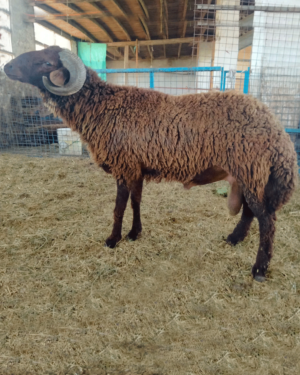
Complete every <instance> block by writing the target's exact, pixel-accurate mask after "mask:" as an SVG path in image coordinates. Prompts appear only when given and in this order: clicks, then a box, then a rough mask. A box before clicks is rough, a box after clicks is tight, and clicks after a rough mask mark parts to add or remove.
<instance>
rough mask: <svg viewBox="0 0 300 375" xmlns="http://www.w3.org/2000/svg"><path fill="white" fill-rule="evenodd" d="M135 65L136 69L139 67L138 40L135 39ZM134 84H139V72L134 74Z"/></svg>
mask: <svg viewBox="0 0 300 375" xmlns="http://www.w3.org/2000/svg"><path fill="white" fill-rule="evenodd" d="M135 67H136V69H138V67H139V45H138V40H136V45H135ZM135 84H136V87H138V86H139V73H136V74H135Z"/></svg>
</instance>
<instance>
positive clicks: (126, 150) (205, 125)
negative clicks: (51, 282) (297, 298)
mask: <svg viewBox="0 0 300 375" xmlns="http://www.w3.org/2000/svg"><path fill="white" fill-rule="evenodd" d="M4 70H5V73H6V74H7V75H8V77H9V78H11V79H14V80H18V81H20V82H24V83H29V84H31V85H34V86H36V87H38V88H39V89H40V91H41V94H42V97H43V100H44V102H45V103H46V105H48V107H49V108H50V109H51V110H54V111H55V113H56V114H57V115H58V116H60V117H61V118H62V119H63V120H64V121H65V123H66V124H67V125H68V126H69V127H70V128H71V129H72V130H74V131H77V132H78V133H79V134H80V135H81V138H82V140H83V141H84V142H86V143H87V144H88V146H89V151H90V153H91V156H92V157H93V159H94V160H95V162H96V163H97V164H98V165H99V166H100V167H102V168H103V169H104V170H105V171H106V172H108V173H112V174H113V176H114V177H115V178H116V180H117V198H116V206H115V210H114V226H113V231H112V234H111V235H110V236H109V237H108V239H107V240H106V244H107V246H109V247H114V246H116V244H117V243H118V242H119V241H120V239H121V229H122V220H123V214H124V211H125V208H126V204H127V201H128V198H129V195H131V203H132V209H133V225H132V229H131V231H130V232H129V234H128V238H129V239H132V240H136V239H137V237H138V235H139V233H140V232H141V230H142V224H141V219H140V202H141V196H142V187H143V180H155V181H157V182H159V181H161V180H162V179H165V180H166V181H178V182H181V183H183V185H184V186H185V187H186V188H190V187H192V186H195V185H204V184H208V183H211V182H215V181H220V180H227V181H229V182H230V184H231V186H232V189H231V194H230V197H229V208H230V211H231V213H232V214H237V213H238V212H239V211H240V208H241V206H243V210H242V216H241V219H240V221H239V223H238V224H237V227H236V228H235V229H234V231H233V233H231V234H230V235H229V236H228V239H227V241H228V242H229V243H231V244H233V245H235V244H237V243H238V242H240V241H242V240H243V239H244V238H245V237H246V235H247V232H248V230H249V228H250V224H251V222H252V220H253V218H254V217H256V218H257V219H258V222H259V230H260V244H259V249H258V253H257V258H256V262H255V264H254V266H253V268H252V274H253V276H254V278H255V279H256V280H257V281H263V280H264V278H265V274H266V271H267V268H268V265H269V262H270V259H271V256H272V245H273V239H274V233H275V225H274V221H275V220H276V216H275V212H276V210H278V209H279V208H280V207H281V206H282V205H283V204H285V203H286V202H287V201H288V200H289V198H290V197H291V195H292V192H293V190H294V188H295V184H296V179H297V169H296V153H295V151H294V147H293V143H292V142H291V140H290V138H289V136H288V135H287V134H286V133H285V131H284V129H283V127H282V126H281V124H280V123H279V121H278V120H277V118H276V117H275V116H274V115H273V114H272V113H271V111H270V110H269V109H268V108H267V107H266V106H265V105H264V104H262V103H260V102H259V101H258V100H256V99H255V98H253V97H250V96H249V95H243V94H239V93H237V92H233V91H231V92H225V93H221V92H208V93H203V94H199V95H198V94H197V95H186V96H177V97H175V96H170V95H166V94H162V93H159V92H156V91H152V90H146V89H139V88H135V87H123V86H116V85H111V84H108V83H106V82H104V81H102V80H101V79H100V78H99V77H98V76H97V74H96V73H95V72H94V71H93V70H91V69H89V68H87V67H86V66H84V65H83V63H82V61H81V60H80V59H79V58H78V57H77V56H76V55H74V54H72V53H71V52H70V51H67V50H63V49H61V48H60V47H49V48H47V49H45V50H42V51H34V52H28V53H24V54H22V55H20V56H19V57H17V58H16V59H14V60H12V61H11V62H10V63H8V64H7V65H6V66H5V69H4Z"/></svg>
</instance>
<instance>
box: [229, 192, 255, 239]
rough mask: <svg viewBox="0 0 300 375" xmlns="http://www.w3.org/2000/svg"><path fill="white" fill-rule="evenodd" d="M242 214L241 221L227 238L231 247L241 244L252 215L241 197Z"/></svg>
mask: <svg viewBox="0 0 300 375" xmlns="http://www.w3.org/2000/svg"><path fill="white" fill-rule="evenodd" d="M242 199H243V213H242V217H241V220H240V221H239V222H238V224H237V226H236V227H235V229H234V231H233V232H232V233H231V234H230V235H229V236H228V237H227V242H228V243H229V244H231V245H236V244H238V243H239V242H242V241H243V240H244V239H245V238H246V236H247V234H248V231H249V229H250V226H251V223H252V221H253V218H254V214H253V212H252V211H251V209H250V208H249V206H248V203H247V202H246V199H245V197H244V196H243V198H242Z"/></svg>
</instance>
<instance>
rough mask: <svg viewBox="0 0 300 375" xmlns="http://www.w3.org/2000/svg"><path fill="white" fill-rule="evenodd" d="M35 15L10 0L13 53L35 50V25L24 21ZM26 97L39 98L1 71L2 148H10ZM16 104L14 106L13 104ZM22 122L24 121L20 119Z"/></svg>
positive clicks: (20, 1) (21, 2) (17, 0)
mask: <svg viewBox="0 0 300 375" xmlns="http://www.w3.org/2000/svg"><path fill="white" fill-rule="evenodd" d="M25 13H27V14H33V8H32V7H30V6H27V5H26V1H24V0H10V14H11V39H12V53H13V54H14V56H18V55H19V54H21V53H24V52H26V51H32V50H34V49H35V43H34V27H33V23H26V22H24V21H23V15H24V14H25ZM26 95H31V96H35V95H37V96H38V92H37V90H35V89H34V88H32V87H31V86H29V85H24V84H21V83H18V82H16V81H11V80H9V79H8V78H7V77H6V75H5V74H4V72H3V71H2V70H0V147H5V146H8V145H9V144H10V142H11V140H12V139H13V138H14V131H15V129H14V128H12V127H11V124H12V123H13V122H14V121H13V117H14V116H15V114H16V113H19V111H18V107H20V98H21V97H24V96H26ZM12 102H14V106H13V107H12V106H11V103H12ZM20 121H22V120H21V119H20Z"/></svg>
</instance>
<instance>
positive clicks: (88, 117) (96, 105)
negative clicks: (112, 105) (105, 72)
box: [42, 69, 116, 143]
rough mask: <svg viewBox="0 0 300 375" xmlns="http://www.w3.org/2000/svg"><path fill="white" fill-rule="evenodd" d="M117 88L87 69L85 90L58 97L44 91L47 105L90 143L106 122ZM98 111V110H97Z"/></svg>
mask: <svg viewBox="0 0 300 375" xmlns="http://www.w3.org/2000/svg"><path fill="white" fill-rule="evenodd" d="M115 90H116V87H112V86H110V85H109V84H107V83H106V82H104V81H102V80H101V79H100V78H99V77H98V76H97V74H96V73H95V72H94V71H92V70H91V69H87V80H86V82H85V84H84V86H83V88H82V89H81V90H80V91H79V92H78V93H76V94H74V95H70V96H58V95H54V94H51V93H50V92H48V91H42V96H43V99H44V102H45V104H46V105H47V106H48V108H50V110H52V111H53V112H54V113H55V114H56V115H57V116H59V117H61V118H62V119H63V120H64V122H65V123H66V125H68V126H69V127H70V128H71V129H72V130H73V131H77V132H78V133H80V134H81V136H82V137H83V139H84V140H85V141H86V142H88V143H90V142H91V141H92V139H91V135H92V133H93V129H95V127H97V128H99V131H100V132H101V130H102V131H104V129H100V128H101V126H104V123H105V121H101V117H102V116H105V109H106V107H107V103H108V101H109V98H110V97H112V96H113V95H114V93H115ZM95 109H96V110H95Z"/></svg>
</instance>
